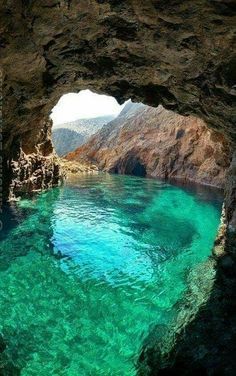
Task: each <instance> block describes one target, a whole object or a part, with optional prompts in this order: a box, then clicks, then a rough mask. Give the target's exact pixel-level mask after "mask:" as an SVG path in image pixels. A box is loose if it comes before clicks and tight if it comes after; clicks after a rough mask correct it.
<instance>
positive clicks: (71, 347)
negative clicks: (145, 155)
mask: <svg viewBox="0 0 236 376" xmlns="http://www.w3.org/2000/svg"><path fill="white" fill-rule="evenodd" d="M206 192H207V194H206ZM220 206H221V199H218V198H217V197H216V196H215V195H214V193H209V191H200V192H198V193H197V194H196V192H194V191H193V190H190V189H188V190H187V189H185V190H183V189H181V188H179V187H175V186H172V185H168V184H166V183H162V182H159V181H156V180H150V179H142V178H135V177H129V176H118V175H115V176H111V175H104V174H101V175H95V176H82V177H78V178H75V179H73V180H71V181H68V182H67V184H66V186H64V187H62V188H59V189H54V190H51V191H49V192H46V193H43V194H41V195H39V196H38V197H37V198H34V199H29V200H26V199H24V200H22V201H20V202H19V203H17V204H16V205H15V206H12V207H9V208H5V211H4V231H2V233H1V236H2V241H1V243H0V244H1V248H0V249H1V252H0V332H1V333H3V336H4V338H5V341H6V342H7V349H6V350H5V352H4V353H3V355H2V362H3V363H4V362H5V363H7V362H8V363H9V362H12V363H13V364H14V365H15V366H17V367H18V368H20V369H21V373H20V374H21V375H23V376H26V375H27V376H33V375H35V376H36V375H37V376H39V375H40V376H41V375H45V376H49V375H66V376H78V375H81V376H83V375H86V376H87V375H92V376H96V375H99V376H101V375H106V376H108V375H112V376H116V375H117V376H118V375H120V376H124V375H129V376H132V375H135V367H134V365H135V363H136V361H137V357H138V354H139V352H140V349H141V347H142V344H143V341H144V340H145V338H146V337H147V335H148V333H150V332H151V330H152V328H153V327H154V326H155V325H157V324H158V325H167V326H168V323H170V322H171V321H172V320H173V318H174V317H175V315H176V310H177V308H176V307H177V306H178V304H176V303H178V301H179V300H180V299H181V298H182V297H183V295H184V292H185V291H186V289H187V287H188V286H187V278H188V274H189V272H190V270H191V269H192V268H193V267H195V266H196V265H197V264H199V263H201V262H203V261H204V260H205V259H206V258H207V256H208V255H209V254H210V251H211V247H212V244H213V240H214V237H215V234H216V231H217V227H218V224H219V218H220Z"/></svg>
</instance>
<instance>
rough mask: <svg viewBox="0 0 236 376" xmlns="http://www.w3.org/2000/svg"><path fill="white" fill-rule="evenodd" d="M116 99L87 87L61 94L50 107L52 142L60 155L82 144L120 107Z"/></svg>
mask: <svg viewBox="0 0 236 376" xmlns="http://www.w3.org/2000/svg"><path fill="white" fill-rule="evenodd" d="M122 108H123V105H119V104H118V102H117V101H116V99H115V98H113V97H111V96H107V95H101V94H96V93H94V92H92V91H90V90H81V91H80V92H79V93H68V94H65V95H63V96H62V97H61V98H60V100H59V101H58V103H57V104H56V106H55V107H54V108H53V109H52V112H51V119H52V121H53V127H52V142H53V145H54V148H55V150H56V153H57V155H58V156H59V157H63V156H65V155H67V154H68V153H69V152H72V151H74V150H75V149H77V148H78V147H79V146H81V145H83V144H84V143H85V142H86V141H87V140H88V139H89V137H90V136H92V135H93V134H94V133H96V132H97V131H98V130H99V129H101V128H102V127H103V126H104V125H105V124H107V123H109V122H110V121H112V120H113V119H114V118H115V117H116V116H117V115H118V114H119V113H120V111H121V110H122Z"/></svg>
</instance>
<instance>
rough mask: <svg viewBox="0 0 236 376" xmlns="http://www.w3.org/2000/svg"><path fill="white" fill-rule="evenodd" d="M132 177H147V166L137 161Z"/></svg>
mask: <svg viewBox="0 0 236 376" xmlns="http://www.w3.org/2000/svg"><path fill="white" fill-rule="evenodd" d="M132 175H134V176H140V177H145V176H146V175H147V171H146V168H145V166H144V165H142V164H141V163H140V162H139V161H136V162H135V164H134V166H133V169H132Z"/></svg>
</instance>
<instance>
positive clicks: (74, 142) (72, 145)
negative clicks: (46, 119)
mask: <svg viewBox="0 0 236 376" xmlns="http://www.w3.org/2000/svg"><path fill="white" fill-rule="evenodd" d="M114 118H115V116H113V115H107V116H100V117H97V118H92V119H78V120H75V121H72V122H69V123H63V124H57V125H55V126H53V129H52V141H53V145H54V147H55V150H56V152H57V154H58V155H59V156H62V155H64V154H67V153H69V152H70V151H73V150H75V149H76V148H78V147H79V146H81V145H82V144H84V143H85V142H86V141H87V140H88V139H89V137H90V136H92V135H93V134H94V133H96V132H97V131H98V130H99V129H101V128H102V126H103V125H105V124H107V123H108V122H110V121H111V120H113V119H114Z"/></svg>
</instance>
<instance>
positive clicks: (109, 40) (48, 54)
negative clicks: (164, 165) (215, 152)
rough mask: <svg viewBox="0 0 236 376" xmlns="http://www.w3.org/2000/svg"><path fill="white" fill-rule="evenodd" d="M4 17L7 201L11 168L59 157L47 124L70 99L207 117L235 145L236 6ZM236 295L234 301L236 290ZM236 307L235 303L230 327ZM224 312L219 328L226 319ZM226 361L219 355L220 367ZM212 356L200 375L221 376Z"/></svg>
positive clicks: (32, 4)
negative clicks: (92, 96)
mask: <svg viewBox="0 0 236 376" xmlns="http://www.w3.org/2000/svg"><path fill="white" fill-rule="evenodd" d="M0 17H1V26H0V49H1V51H0V66H1V70H2V74H3V93H4V98H3V119H4V132H3V137H4V155H3V156H4V166H3V167H4V184H5V187H4V190H5V194H6V196H7V195H9V186H10V184H11V181H12V178H13V171H12V163H11V162H12V160H14V161H17V160H19V158H20V155H21V151H23V152H24V153H25V154H26V155H28V154H39V155H40V156H41V157H49V156H52V148H51V143H50V139H48V140H47V137H46V134H48V132H45V126H47V125H46V124H48V115H49V112H50V111H51V109H52V107H53V106H54V105H55V104H56V102H57V101H58V99H59V97H60V96H61V95H62V94H65V93H66V92H69V91H78V90H81V89H85V88H90V89H93V90H95V91H97V92H99V93H107V94H111V95H114V96H116V97H117V98H118V99H119V100H120V101H122V100H124V99H128V98H132V99H133V100H134V101H136V102H143V103H145V104H149V105H152V106H157V105H158V104H160V103H161V104H163V106H164V107H165V108H167V109H171V110H174V111H176V112H179V113H180V114H185V115H189V114H194V115H196V116H198V117H200V118H202V119H203V120H205V122H206V123H207V124H208V125H209V126H210V127H213V128H215V129H217V130H219V131H220V132H222V133H224V135H225V136H226V137H228V138H229V139H230V141H231V142H232V143H233V144H234V145H235V141H236V132H235V126H234V122H235V113H234V111H233V108H234V107H233V106H234V98H235V86H234V79H235V69H234V68H235V57H234V54H233V47H234V46H233V43H234V40H233V38H234V28H235V1H234V0H196V1H190V0H189V1H188V0H186V1H181V0H170V1H164V0H146V1H138V0H125V1H124V0H119V1H117V0H97V1H96V0H90V1H89V2H88V1H87V0H79V1H78V0H2V1H1V3H0ZM46 140H47V141H46ZM234 147H235V146H234ZM41 168H43V166H41ZM235 175H236V171H235V161H234V160H233V162H232V165H231V169H230V172H229V175H228V176H229V177H228V184H227V187H226V228H227V231H226V233H227V234H229V236H228V237H227V241H226V244H227V249H228V252H231V256H230V257H231V258H230V260H231V264H232V263H233V265H235V257H236V256H235V252H233V251H234V247H235V243H234V241H235V234H236V225H235V216H236V214H235V213H236V212H235V210H236V209H235V195H236V179H235ZM13 193H14V192H13ZM225 264H226V265H228V267H226V270H228V272H225V271H224V272H220V276H221V278H219V281H220V280H223V281H224V280H225V279H227V278H226V277H225V276H226V275H227V273H228V274H230V273H231V277H232V271H233V270H234V269H233V266H232V265H231V266H230V267H229V265H230V262H228V263H227V262H225ZM219 270H221V269H219ZM223 270H225V269H224V268H223ZM231 279H232V280H233V277H232V278H231ZM229 280H230V279H229V278H228V279H227V281H229ZM234 281H235V279H234ZM220 283H221V282H219V284H220ZM221 286H222V290H221V291H223V284H222V283H221ZM227 286H230V283H229V284H228V285H227ZM231 287H232V288H231V289H230V288H229V289H228V290H229V291H231V295H229V299H232V293H233V291H234V292H235V289H233V287H234V285H233V284H231ZM228 290H227V291H228ZM213 299H214V298H213ZM231 301H232V300H231ZM218 307H219V305H218ZM232 308H233V306H228V305H227V304H226V305H225V310H226V313H227V315H226V321H227V318H232V314H230V309H232ZM219 312H220V313H219V315H218V320H217V322H218V323H219V322H220V318H221V319H222V321H224V317H222V315H223V312H222V310H219ZM203 316H204V313H203ZM206 321H208V322H211V328H212V330H214V319H212V318H211V317H209V316H208V315H207V316H205V322H206ZM196 322H197V321H196ZM228 322H230V321H228ZM230 323H231V324H232V321H231V322H230ZM196 327H197V325H196ZM224 329H225V326H224V325H223V326H222V330H219V331H217V333H221V334H222V333H224ZM232 333H233V331H232V330H231V335H232ZM207 336H208V337H209V338H211V331H210V332H209V333H208V332H207ZM199 338H200V337H198V339H199ZM214 338H215V337H214ZM231 338H232V336H231ZM200 342H201V341H200V339H199V342H198V348H199V349H201V343H200ZM214 343H216V342H214ZM223 345H224V342H223ZM216 346H217V344H216ZM193 347H194V346H193ZM182 348H183V349H184V347H182ZM185 348H186V347H185ZM208 348H210V347H208ZM224 351H226V350H225V349H224ZM221 353H222V352H221V351H220V347H218V348H217V351H216V352H215V354H216V358H217V360H219V359H220V358H219V357H217V356H218V355H219V356H220V354H221ZM182 354H183V352H182ZM202 354H203V356H202V359H201V360H200V366H199V368H198V370H199V372H200V373H201V374H205V375H206V374H209V375H213V374H214V369H213V370H212V369H211V370H209V369H208V368H207V365H208V364H209V362H207V361H205V362H204V359H206V358H207V357H208V354H207V353H206V352H203V353H202ZM228 355H230V354H228ZM234 355H235V354H234ZM234 355H232V356H231V358H230V356H228V357H225V359H228V360H230V359H234V358H235V356H234ZM188 356H189V358H188V359H187V358H185V360H186V361H185V363H184V366H185V373H186V372H188V371H189V374H191V371H192V367H191V365H192V364H194V363H193V360H194V348H193V351H192V352H191V351H189V353H188ZM204 357H205V358H204ZM182 364H183V363H182ZM211 364H212V363H211ZM224 364H225V363H222V367H218V370H217V367H215V370H216V372H217V371H219V372H218V373H215V374H217V375H219V374H220V375H221V374H222V372H221V371H222V370H224V369H225V368H224V367H223V366H224ZM213 365H214V362H213ZM232 369H233V368H232ZM156 372H157V370H154V369H153V372H152V375H154V374H155V373H156ZM173 372H174V371H173V370H172V374H174V373H173ZM165 374H168V373H167V372H166V373H165ZM175 374H176V373H175Z"/></svg>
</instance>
